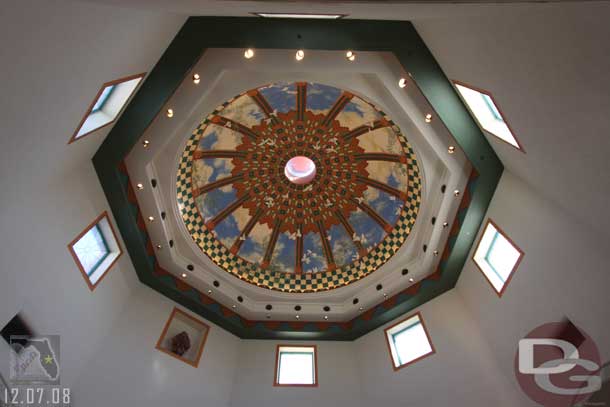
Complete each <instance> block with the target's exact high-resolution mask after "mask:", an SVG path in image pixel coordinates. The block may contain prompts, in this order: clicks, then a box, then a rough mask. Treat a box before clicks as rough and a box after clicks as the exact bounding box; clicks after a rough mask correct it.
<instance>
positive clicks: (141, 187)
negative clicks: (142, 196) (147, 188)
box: [136, 184, 144, 189]
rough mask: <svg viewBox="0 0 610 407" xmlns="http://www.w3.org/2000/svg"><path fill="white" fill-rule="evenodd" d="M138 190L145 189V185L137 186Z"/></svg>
mask: <svg viewBox="0 0 610 407" xmlns="http://www.w3.org/2000/svg"><path fill="white" fill-rule="evenodd" d="M136 188H138V189H144V185H142V184H136Z"/></svg>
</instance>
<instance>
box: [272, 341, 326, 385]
mask: <svg viewBox="0 0 610 407" xmlns="http://www.w3.org/2000/svg"><path fill="white" fill-rule="evenodd" d="M281 348H306V349H313V352H302V353H307V354H311V355H312V361H313V367H312V373H313V383H311V384H307V383H280V382H279V379H280V376H279V374H280V361H281V358H280V353H281ZM286 353H296V354H299V352H286ZM273 386H274V387H318V347H317V345H293V344H278V345H277V346H276V348H275V370H274V376H273Z"/></svg>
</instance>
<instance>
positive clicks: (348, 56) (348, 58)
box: [345, 51, 356, 62]
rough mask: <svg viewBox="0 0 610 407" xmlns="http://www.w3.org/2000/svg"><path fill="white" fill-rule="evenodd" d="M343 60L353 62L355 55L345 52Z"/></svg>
mask: <svg viewBox="0 0 610 407" xmlns="http://www.w3.org/2000/svg"><path fill="white" fill-rule="evenodd" d="M345 58H347V60H348V61H350V62H353V61H355V60H356V54H355V53H354V51H347V52H346V53H345Z"/></svg>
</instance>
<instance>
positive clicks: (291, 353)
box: [275, 345, 318, 387]
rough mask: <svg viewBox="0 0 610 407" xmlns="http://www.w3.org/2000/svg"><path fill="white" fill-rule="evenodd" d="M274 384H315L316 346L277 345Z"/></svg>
mask: <svg viewBox="0 0 610 407" xmlns="http://www.w3.org/2000/svg"><path fill="white" fill-rule="evenodd" d="M275 385H276V386H305V387H307V386H317V385H318V378H317V367H316V347H315V346H281V345H278V347H277V354H276V367H275Z"/></svg>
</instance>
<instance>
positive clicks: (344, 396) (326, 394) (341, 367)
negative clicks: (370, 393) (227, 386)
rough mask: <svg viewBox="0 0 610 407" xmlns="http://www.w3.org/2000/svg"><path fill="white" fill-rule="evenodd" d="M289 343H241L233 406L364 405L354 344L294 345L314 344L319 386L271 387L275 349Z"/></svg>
mask: <svg viewBox="0 0 610 407" xmlns="http://www.w3.org/2000/svg"><path fill="white" fill-rule="evenodd" d="M290 343H292V342H290V341H268V340H256V341H254V340H248V341H242V343H241V349H240V353H239V361H238V369H237V371H236V374H235V381H234V383H233V393H232V396H231V406H232V407H273V406H277V407H280V406H292V407H311V406H319V407H323V406H329V407H331V406H332V407H335V406H336V407H341V406H345V407H359V406H364V405H363V404H361V403H360V401H361V399H360V394H361V393H360V377H359V376H360V375H359V373H358V366H357V364H356V359H355V358H354V352H355V348H354V343H353V342H311V341H298V342H294V343H295V344H297V343H298V344H316V345H317V352H318V355H317V357H318V387H274V386H273V382H274V373H275V353H276V347H277V345H278V344H290Z"/></svg>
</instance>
